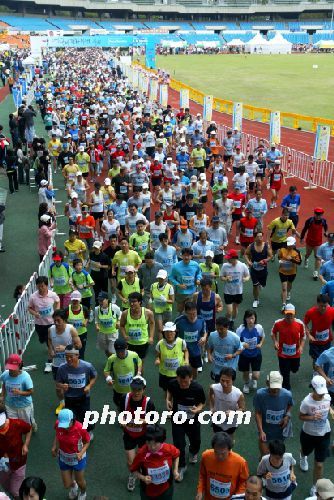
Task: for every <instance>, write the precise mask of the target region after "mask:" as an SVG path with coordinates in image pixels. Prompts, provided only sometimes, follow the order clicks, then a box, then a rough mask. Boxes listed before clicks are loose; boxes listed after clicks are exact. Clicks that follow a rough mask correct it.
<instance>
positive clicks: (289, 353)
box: [271, 304, 306, 390]
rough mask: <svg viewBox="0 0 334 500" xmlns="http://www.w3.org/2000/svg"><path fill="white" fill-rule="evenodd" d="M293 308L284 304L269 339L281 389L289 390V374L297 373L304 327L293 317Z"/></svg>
mask: <svg viewBox="0 0 334 500" xmlns="http://www.w3.org/2000/svg"><path fill="white" fill-rule="evenodd" d="M295 312H296V311H295V306H294V305H293V304H286V306H285V307H284V315H285V317H284V318H283V319H278V320H277V321H275V323H274V326H273V328H272V330H271V338H272V340H273V342H274V348H275V350H276V351H277V356H278V361H279V368H280V372H281V374H282V376H283V387H284V388H285V389H288V390H290V389H291V385H290V372H292V373H297V372H298V370H299V367H300V357H301V355H302V354H303V349H304V344H305V338H306V334H305V326H304V323H303V322H302V321H301V320H300V319H296V317H295Z"/></svg>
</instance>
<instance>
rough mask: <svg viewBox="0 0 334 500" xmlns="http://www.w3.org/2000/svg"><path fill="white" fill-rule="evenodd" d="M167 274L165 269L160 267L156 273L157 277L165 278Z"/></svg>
mask: <svg viewBox="0 0 334 500" xmlns="http://www.w3.org/2000/svg"><path fill="white" fill-rule="evenodd" d="M167 276H168V273H167V271H166V270H165V269H160V270H159V272H158V274H157V278H162V279H164V280H165V279H166V278H167Z"/></svg>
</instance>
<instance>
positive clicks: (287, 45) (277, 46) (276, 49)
mask: <svg viewBox="0 0 334 500" xmlns="http://www.w3.org/2000/svg"><path fill="white" fill-rule="evenodd" d="M268 48H269V53H270V54H291V50H292V43H291V42H288V40H286V39H285V38H284V37H283V36H282V35H281V33H276V35H275V36H274V38H272V39H271V40H269V42H268Z"/></svg>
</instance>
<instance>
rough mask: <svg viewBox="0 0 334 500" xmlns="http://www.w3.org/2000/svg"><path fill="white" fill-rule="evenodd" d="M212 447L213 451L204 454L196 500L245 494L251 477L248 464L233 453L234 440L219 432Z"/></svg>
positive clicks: (210, 499)
mask: <svg viewBox="0 0 334 500" xmlns="http://www.w3.org/2000/svg"><path fill="white" fill-rule="evenodd" d="M211 446H212V449H211V450H206V451H204V452H203V454H202V458H201V465H200V471H199V481H198V485H197V495H196V497H195V498H196V500H203V499H209V500H213V499H214V498H217V497H218V498H229V497H231V496H232V495H234V494H238V493H243V492H244V491H245V489H246V480H247V478H248V476H249V471H248V464H247V462H246V460H245V459H244V458H243V457H242V456H241V455H238V453H235V452H234V451H232V446H233V441H232V438H231V437H230V436H229V435H228V434H226V432H217V433H216V434H215V435H214V436H213V438H212V441H211Z"/></svg>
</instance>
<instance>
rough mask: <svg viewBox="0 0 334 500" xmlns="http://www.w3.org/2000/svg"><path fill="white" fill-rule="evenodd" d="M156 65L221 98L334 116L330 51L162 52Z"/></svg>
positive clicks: (181, 79) (332, 73)
mask: <svg viewBox="0 0 334 500" xmlns="http://www.w3.org/2000/svg"><path fill="white" fill-rule="evenodd" d="M313 65H317V66H318V68H317V69H313ZM157 67H158V68H163V69H165V70H167V71H168V72H170V74H171V76H172V78H175V79H176V80H179V81H181V82H184V83H186V84H187V85H190V86H191V87H194V88H196V89H199V90H201V91H202V92H205V93H206V94H208V95H209V94H213V95H214V96H215V97H219V98H221V99H227V100H231V101H234V102H243V103H244V104H251V105H253V106H257V107H265V108H270V109H273V110H277V111H285V112H290V113H299V114H302V115H311V116H316V117H323V118H330V119H334V100H333V98H332V93H333V91H332V89H333V85H334V58H333V55H332V54H300V55H299V54H298V55H291V54H288V55H253V54H252V55H250V54H246V55H226V54H225V55H173V56H167V57H166V56H158V57H157Z"/></svg>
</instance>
